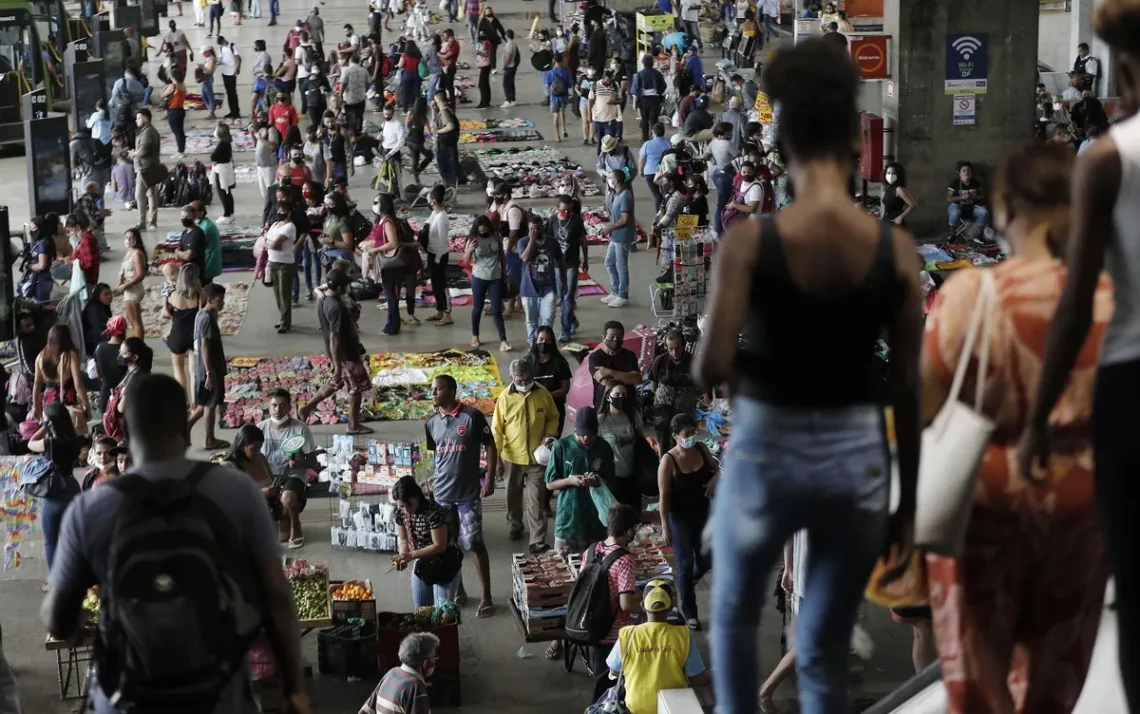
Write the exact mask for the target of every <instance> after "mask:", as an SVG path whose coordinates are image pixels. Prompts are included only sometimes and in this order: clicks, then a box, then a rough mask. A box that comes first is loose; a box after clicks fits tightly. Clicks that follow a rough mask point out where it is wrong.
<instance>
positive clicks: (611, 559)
mask: <svg viewBox="0 0 1140 714" xmlns="http://www.w3.org/2000/svg"><path fill="white" fill-rule="evenodd" d="M597 552H598V549H597V548H595V549H594V554H595V555H597ZM623 555H629V551H628V550H626V549H625V548H620V547H619V548H614V550H613V552H611V553H610V554H609V555H607V556H606V558H605V560H603V561H602V567H603V568H605V569H606V570H607V571H608V570H609V569H610V568H611V567H612V566H613V564H614V563H616V562H617V561H618V558H621V557H622V556H623Z"/></svg>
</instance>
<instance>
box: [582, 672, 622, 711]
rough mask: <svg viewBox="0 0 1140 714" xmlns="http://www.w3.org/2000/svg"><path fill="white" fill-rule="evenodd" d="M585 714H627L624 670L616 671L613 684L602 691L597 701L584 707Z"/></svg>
mask: <svg viewBox="0 0 1140 714" xmlns="http://www.w3.org/2000/svg"><path fill="white" fill-rule="evenodd" d="M586 714H629V709H628V708H627V707H626V706H625V672H618V678H617V681H616V682H614V686H612V687H610V688H609V689H607V690H606V691H604V692H602V696H600V697H598V701H596V702H594V703H593V704H591V705H590V706H588V707H586Z"/></svg>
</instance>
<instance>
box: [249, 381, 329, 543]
mask: <svg viewBox="0 0 1140 714" xmlns="http://www.w3.org/2000/svg"><path fill="white" fill-rule="evenodd" d="M292 410H293V399H292V397H291V396H290V395H289V390H287V389H281V388H277V389H275V390H273V393H272V394H271V395H269V418H268V419H266V420H265V421H263V422H261V423H260V424H258V425H257V428H259V429H261V433H263V434H264V435H265V441H264V442H263V443H262V445H261V453H262V454H264V455H265V460H266V461H268V462H269V471H270V473H271V474H272V475H273V480H274V481H275V482H277V483H279V484H281V507H282V508H284V509H285V514H286V515H287V516H288V517H289V518H288V521H286V520H285V519H282V520H281V524H280V532H279V535H284V534H285V533H286V532H287V533H288V536H289V537H288V542H289V545H290V546H291V547H295V548H299V547H301V546H302V545H304V544H305V538H304V535H303V534H302V532H301V512H302V511H304V510H305V504H306V503H308V501H309V496H308V493H307V489H308V484H309V479H308V474H309V470H310V469H312V470H314V471H315V470H318V469H320V465H319V464H318V463H317V454H316V452H317V447H316V444H315V442H314V441H313V432H312V430H311V429H309V425H308V424H306V423H305V422H303V421H301V420H300V419H295V418H294V417H293V416H292V415H291V414H290V412H291V411H292ZM287 442H298V444H297V445H295V446H294V444H292V443H288V444H287ZM286 445H288V446H290V447H293V448H290V450H289V451H288V452H286V451H285V449H284V448H283V447H284V446H286Z"/></svg>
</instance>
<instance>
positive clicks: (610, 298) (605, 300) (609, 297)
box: [602, 293, 617, 305]
mask: <svg viewBox="0 0 1140 714" xmlns="http://www.w3.org/2000/svg"><path fill="white" fill-rule="evenodd" d="M616 298H617V295H614V294H613V293H610V294H609V295H606V296H605V297H603V298H602V303H603V304H606V305H609V304H610V303H611V302H613V301H614V300H615V299H616Z"/></svg>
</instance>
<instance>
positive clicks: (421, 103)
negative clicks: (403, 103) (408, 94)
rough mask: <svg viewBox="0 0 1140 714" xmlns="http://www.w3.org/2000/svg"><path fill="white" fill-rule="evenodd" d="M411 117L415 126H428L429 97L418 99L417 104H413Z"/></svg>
mask: <svg viewBox="0 0 1140 714" xmlns="http://www.w3.org/2000/svg"><path fill="white" fill-rule="evenodd" d="M411 117H412V122H413V123H414V124H419V125H426V124H427V97H425V96H423V95H420V96H418V97H416V101H415V103H414V104H412V113H411Z"/></svg>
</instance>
